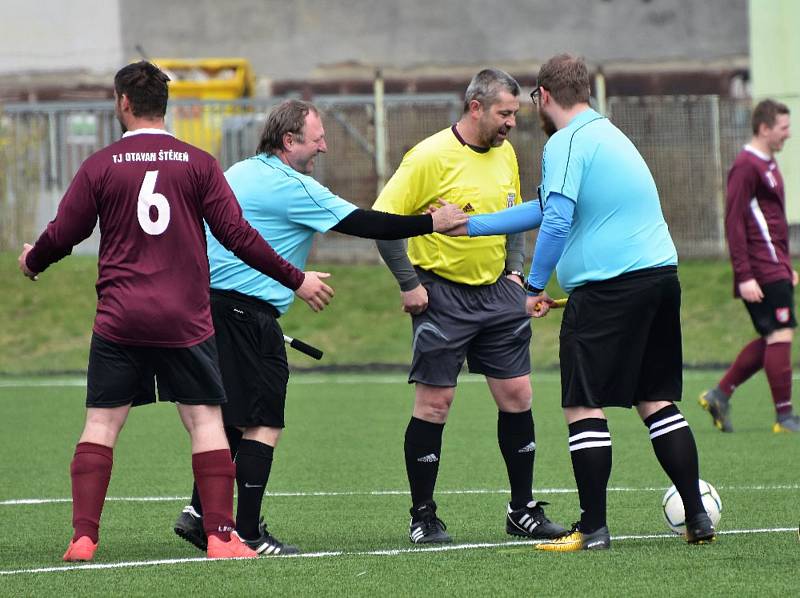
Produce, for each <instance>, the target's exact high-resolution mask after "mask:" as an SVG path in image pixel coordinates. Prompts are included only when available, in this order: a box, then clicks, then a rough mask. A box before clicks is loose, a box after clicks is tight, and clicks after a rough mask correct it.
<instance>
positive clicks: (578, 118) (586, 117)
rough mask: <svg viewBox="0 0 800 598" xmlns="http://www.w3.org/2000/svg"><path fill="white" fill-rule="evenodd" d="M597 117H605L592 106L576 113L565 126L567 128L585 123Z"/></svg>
mask: <svg viewBox="0 0 800 598" xmlns="http://www.w3.org/2000/svg"><path fill="white" fill-rule="evenodd" d="M597 118H603V117H602V115H601V114H599V113H598V112H595V111H594V110H593V109H592V108H587V109H586V110H584V111H583V112H580V113H578V114H576V115H575V116H574V117H573V118H572V120H571V121H569V124H568V125H567V126H566V127H564V128H565V129H566V128H567V127H572V126H574V125H585V124H586V123H588V122H589V121H592V120H595V119H597Z"/></svg>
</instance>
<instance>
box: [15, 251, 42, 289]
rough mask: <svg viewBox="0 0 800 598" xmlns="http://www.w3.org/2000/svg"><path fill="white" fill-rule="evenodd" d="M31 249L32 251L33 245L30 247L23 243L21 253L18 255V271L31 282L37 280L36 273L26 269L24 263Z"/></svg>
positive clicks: (26, 265) (37, 275)
mask: <svg viewBox="0 0 800 598" xmlns="http://www.w3.org/2000/svg"><path fill="white" fill-rule="evenodd" d="M31 249H33V245H31V244H30V243H25V244H24V245H23V246H22V253H20V254H19V258H18V262H19V269H20V270H21V271H22V273H23V274H24V275H25V276H27V277H28V278H30V279H31V280H39V274H38V272H33V271H32V270H31V269H30V268H28V264H27V263H26V262H25V260H26V258H27V257H28V254H29V253H30V252H31Z"/></svg>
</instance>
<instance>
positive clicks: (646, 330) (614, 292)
mask: <svg viewBox="0 0 800 598" xmlns="http://www.w3.org/2000/svg"><path fill="white" fill-rule="evenodd" d="M680 307H681V287H680V283H679V282H678V272H677V268H676V267H675V266H667V267H663V268H647V269H644V270H637V271H634V272H628V273H625V274H623V275H621V276H618V277H616V278H612V279H609V280H604V281H600V282H592V283H588V284H585V285H583V286H580V287H578V288H577V289H575V290H574V291H573V292H572V294H571V295H570V297H569V301H568V302H567V306H566V308H565V310H564V316H563V319H562V322H561V349H560V358H561V405H562V407H631V406H633V405H636V404H638V403H640V402H643V401H680V399H681V392H682V389H683V356H682V345H681V317H680Z"/></svg>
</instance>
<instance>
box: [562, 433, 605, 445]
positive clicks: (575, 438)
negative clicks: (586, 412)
mask: <svg viewBox="0 0 800 598" xmlns="http://www.w3.org/2000/svg"><path fill="white" fill-rule="evenodd" d="M584 438H611V432H592V431H590V432H579V433H578V434H575V435H574V436H570V437H569V441H570V443H573V442H576V441H578V440H583V439H584Z"/></svg>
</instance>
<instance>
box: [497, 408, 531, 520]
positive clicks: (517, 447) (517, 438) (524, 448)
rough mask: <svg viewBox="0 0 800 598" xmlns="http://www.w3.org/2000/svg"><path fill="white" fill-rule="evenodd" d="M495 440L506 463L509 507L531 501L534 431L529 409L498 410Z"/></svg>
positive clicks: (515, 507)
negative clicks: (519, 410) (512, 411)
mask: <svg viewBox="0 0 800 598" xmlns="http://www.w3.org/2000/svg"><path fill="white" fill-rule="evenodd" d="M497 443H498V444H499V445H500V452H501V453H502V454H503V459H504V460H505V462H506V470H507V471H508V482H509V484H510V485H511V508H512V509H520V508H522V507H524V506H525V505H527V504H528V503H529V502H531V501H532V500H533V491H532V490H531V488H532V487H533V459H534V457H535V456H536V433H535V431H534V427H533V414H531V410H530V409H528V410H527V411H523V412H522V413H507V412H505V411H498V412H497Z"/></svg>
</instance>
